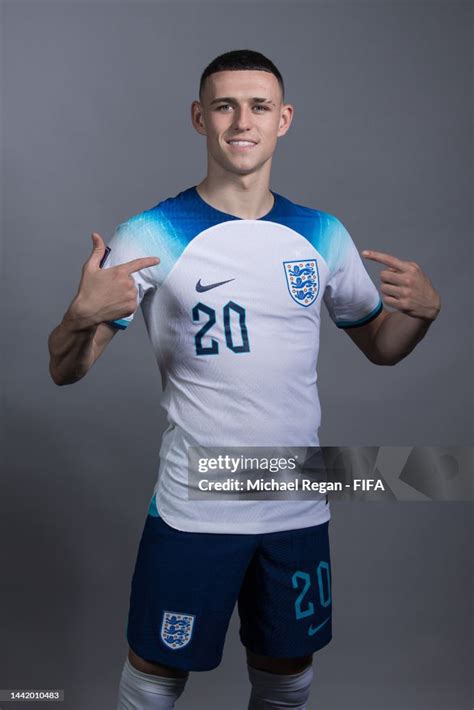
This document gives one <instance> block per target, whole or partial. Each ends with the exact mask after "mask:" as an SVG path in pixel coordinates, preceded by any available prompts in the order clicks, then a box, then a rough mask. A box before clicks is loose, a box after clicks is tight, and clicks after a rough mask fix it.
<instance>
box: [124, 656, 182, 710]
mask: <svg viewBox="0 0 474 710" xmlns="http://www.w3.org/2000/svg"><path fill="white" fill-rule="evenodd" d="M188 675H189V674H188ZM187 679H188V676H184V677H183V678H167V677H165V676H162V675H152V674H151V673H143V672H142V671H139V670H137V668H134V667H133V666H132V664H131V663H130V661H129V660H128V656H127V658H126V660H125V663H124V666H123V671H122V677H121V678H120V685H119V697H118V705H117V710H171V709H172V708H174V703H175V701H176V700H177V699H178V698H179V696H180V695H181V693H182V692H183V690H184V686H185V685H186V681H187Z"/></svg>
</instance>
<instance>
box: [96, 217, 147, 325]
mask: <svg viewBox="0 0 474 710" xmlns="http://www.w3.org/2000/svg"><path fill="white" fill-rule="evenodd" d="M144 226H145V225H144V222H143V220H140V218H137V217H135V218H132V219H130V220H128V221H127V222H124V223H123V224H120V225H119V226H118V227H117V229H116V230H115V232H114V234H113V236H112V238H111V239H110V241H109V243H108V245H107V247H108V249H109V250H110V251H108V254H107V255H106V258H105V261H104V263H103V266H102V268H104V269H109V268H111V267H112V266H119V265H120V264H125V263H127V262H129V261H132V260H133V259H138V258H141V257H145V256H157V254H156V253H155V252H156V251H157V250H156V248H155V249H153V247H154V244H153V241H152V240H150V239H149V238H148V237H149V235H147V234H146V231H145V233H144ZM155 269H156V267H150V268H147V269H141V270H140V271H135V272H133V273H132V274H130V275H131V276H132V278H133V280H134V282H135V286H136V288H137V309H138V307H139V306H140V304H141V302H142V300H143V298H144V296H145V294H146V293H147V292H149V291H152V290H154V289H155V288H156V279H155ZM137 309H136V310H137ZM136 310H135V312H134V313H132V315H130V316H124V317H123V318H119V319H117V320H114V321H109V323H110V325H112V326H114V327H115V328H119V329H120V330H124V329H125V328H127V327H128V325H129V324H130V323H131V322H132V320H133V318H134V315H135V313H136Z"/></svg>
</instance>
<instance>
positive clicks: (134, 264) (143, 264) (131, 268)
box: [122, 256, 160, 274]
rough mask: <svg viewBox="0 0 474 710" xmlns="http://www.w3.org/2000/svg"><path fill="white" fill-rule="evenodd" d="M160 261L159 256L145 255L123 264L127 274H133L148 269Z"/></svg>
mask: <svg viewBox="0 0 474 710" xmlns="http://www.w3.org/2000/svg"><path fill="white" fill-rule="evenodd" d="M159 263H160V259H159V258H158V257H157V256H145V257H142V258H140V259H133V260H132V261H128V262H127V263H126V264H122V266H123V268H124V269H125V270H126V272H127V274H133V273H134V272H135V271H140V270H141V269H148V268H149V267H150V266H156V265H157V264H159Z"/></svg>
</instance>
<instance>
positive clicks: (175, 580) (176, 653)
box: [127, 515, 254, 671]
mask: <svg viewBox="0 0 474 710" xmlns="http://www.w3.org/2000/svg"><path fill="white" fill-rule="evenodd" d="M252 544H254V543H253V541H252V539H251V536H247V535H243V536H242V535H228V534H217V533H216V534H214V533H191V532H184V531H182V530H176V529H175V528H172V527H171V526H169V525H168V524H167V523H166V522H165V521H164V520H163V519H162V518H161V517H155V516H151V515H148V516H147V519H146V523H145V527H144V530H143V534H142V537H141V540H140V545H139V549H138V555H137V561H136V565H135V570H134V573H133V578H132V584H131V594H130V608H129V615H128V624H127V640H128V643H129V646H130V648H131V649H132V651H134V652H135V654H137V655H138V656H140V657H141V658H143V659H146V660H147V661H149V662H151V663H157V664H161V665H163V666H168V667H171V668H175V669H182V670H185V671H202V670H211V669H212V668H215V667H216V666H218V665H219V663H220V660H221V657H222V650H223V646H224V641H225V635H226V632H227V628H228V625H229V621H230V617H231V615H232V611H233V608H234V606H235V602H236V600H237V597H238V593H239V589H240V587H241V584H242V579H243V577H244V574H245V570H246V568H247V565H248V561H249V559H250V558H251V556H252Z"/></svg>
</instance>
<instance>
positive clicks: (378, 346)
mask: <svg viewBox="0 0 474 710" xmlns="http://www.w3.org/2000/svg"><path fill="white" fill-rule="evenodd" d="M361 253H362V256H363V257H365V258H367V259H372V260H373V261H377V262H379V263H381V264H384V265H385V266H386V267H387V268H386V269H384V270H383V271H381V272H380V281H381V286H380V291H381V293H382V295H383V301H384V303H385V304H386V305H387V306H391V307H393V308H395V309H396V310H395V311H393V312H390V311H387V310H385V309H384V310H383V311H382V312H381V313H380V315H379V316H377V318H375V319H374V320H372V321H370V323H367V324H366V325H361V326H358V327H354V328H349V329H347V330H346V332H347V334H348V335H349V337H350V338H351V339H352V340H353V341H354V343H355V344H356V345H357V347H358V348H360V350H362V352H363V353H364V355H366V357H368V359H369V360H370V361H371V362H373V363H375V364H376V365H395V364H396V363H397V362H400V360H402V359H403V358H404V357H406V356H407V355H408V354H409V353H410V352H411V351H412V350H413V348H414V347H415V346H416V345H417V344H418V343H419V342H420V340H421V339H422V338H423V337H424V336H425V334H426V332H427V330H428V328H429V327H430V325H431V324H432V323H433V321H434V320H435V319H436V317H437V316H438V313H439V311H440V309H441V299H440V296H439V294H438V292H437V291H436V290H435V289H434V288H433V285H432V284H431V281H430V280H429V279H428V277H427V276H426V274H425V273H424V272H423V271H422V269H421V268H420V266H419V265H418V264H416V263H415V262H414V261H403V260H402V259H398V258H397V257H395V256H391V255H390V254H384V253H382V252H378V251H369V250H364V251H363V252H361Z"/></svg>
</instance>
